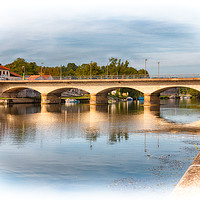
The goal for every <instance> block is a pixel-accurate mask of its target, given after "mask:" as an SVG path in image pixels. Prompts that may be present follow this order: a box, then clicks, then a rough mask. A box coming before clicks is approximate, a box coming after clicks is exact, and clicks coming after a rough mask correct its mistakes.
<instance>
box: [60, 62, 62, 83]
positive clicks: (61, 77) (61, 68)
mask: <svg viewBox="0 0 200 200" xmlns="http://www.w3.org/2000/svg"><path fill="white" fill-rule="evenodd" d="M60 80H62V65H60Z"/></svg>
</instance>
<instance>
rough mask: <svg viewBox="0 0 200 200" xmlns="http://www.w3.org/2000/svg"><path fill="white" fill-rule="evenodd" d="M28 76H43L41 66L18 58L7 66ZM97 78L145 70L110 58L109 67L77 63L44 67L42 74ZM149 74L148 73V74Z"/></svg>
mask: <svg viewBox="0 0 200 200" xmlns="http://www.w3.org/2000/svg"><path fill="white" fill-rule="evenodd" d="M23 66H24V67H25V74H26V75H36V74H41V66H38V65H37V64H36V63H35V62H30V63H29V62H26V61H25V59H23V58H17V59H16V60H15V61H14V62H12V63H10V64H7V65H6V66H5V67H8V68H10V69H11V71H13V72H15V73H17V74H20V75H22V74H23V72H24V68H23ZM61 73H62V76H90V75H92V76H95V75H107V74H108V75H135V74H145V70H144V69H140V70H136V69H135V68H133V67H130V66H129V62H128V61H127V60H126V61H125V62H122V61H121V59H117V58H113V57H112V58H110V59H109V64H108V65H107V66H98V64H97V62H90V63H88V64H82V65H79V66H77V65H76V64H75V63H68V64H67V66H64V65H63V66H59V67H58V66H56V67H48V66H43V67H42V74H43V75H44V74H45V75H52V76H60V74H61ZM146 74H148V72H146Z"/></svg>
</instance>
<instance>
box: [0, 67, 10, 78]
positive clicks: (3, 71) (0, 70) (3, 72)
mask: <svg viewBox="0 0 200 200" xmlns="http://www.w3.org/2000/svg"><path fill="white" fill-rule="evenodd" d="M0 77H5V78H10V69H8V68H7V67H4V66H2V65H0Z"/></svg>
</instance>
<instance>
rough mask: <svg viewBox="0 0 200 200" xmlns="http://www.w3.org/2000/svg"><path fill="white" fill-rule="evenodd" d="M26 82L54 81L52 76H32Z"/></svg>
mask: <svg viewBox="0 0 200 200" xmlns="http://www.w3.org/2000/svg"><path fill="white" fill-rule="evenodd" d="M26 80H30V81H34V80H53V77H52V76H51V75H42V76H40V75H31V76H29V77H28V78H26Z"/></svg>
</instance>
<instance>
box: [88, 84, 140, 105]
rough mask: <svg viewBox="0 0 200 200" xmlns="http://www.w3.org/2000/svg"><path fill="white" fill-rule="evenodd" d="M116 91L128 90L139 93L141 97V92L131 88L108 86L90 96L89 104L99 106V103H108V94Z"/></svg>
mask: <svg viewBox="0 0 200 200" xmlns="http://www.w3.org/2000/svg"><path fill="white" fill-rule="evenodd" d="M117 89H128V90H131V91H137V92H138V94H139V93H140V94H141V95H142V96H143V92H142V91H140V90H138V89H136V88H133V87H127V86H110V87H107V88H103V89H101V90H99V91H98V92H97V93H95V94H93V93H91V94H90V103H91V104H99V103H108V93H110V92H112V91H113V90H117Z"/></svg>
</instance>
